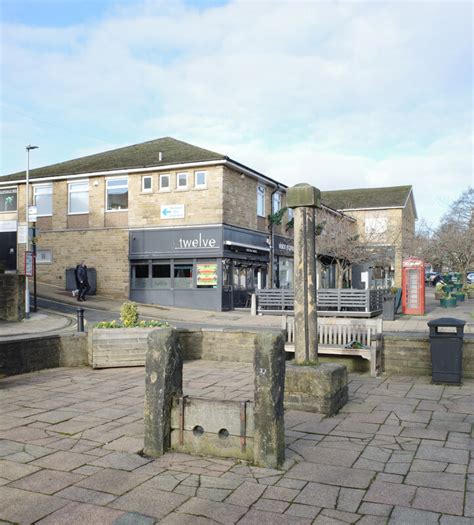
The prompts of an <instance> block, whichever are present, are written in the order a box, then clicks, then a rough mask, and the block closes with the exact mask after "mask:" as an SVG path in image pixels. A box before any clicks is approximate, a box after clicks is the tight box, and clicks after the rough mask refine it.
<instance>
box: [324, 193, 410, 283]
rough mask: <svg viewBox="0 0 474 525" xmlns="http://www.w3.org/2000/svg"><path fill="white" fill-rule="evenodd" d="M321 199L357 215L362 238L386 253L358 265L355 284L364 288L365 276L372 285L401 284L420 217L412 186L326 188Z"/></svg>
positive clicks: (342, 210) (351, 214)
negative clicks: (328, 189) (404, 255)
mask: <svg viewBox="0 0 474 525" xmlns="http://www.w3.org/2000/svg"><path fill="white" fill-rule="evenodd" d="M321 200H322V201H323V202H324V203H325V204H326V205H328V206H330V207H332V208H334V209H336V210H339V211H340V212H342V213H344V214H345V215H348V216H349V217H352V218H354V219H355V220H356V225H357V230H358V233H359V235H360V236H361V238H362V239H364V240H365V241H366V243H367V245H368V246H369V247H370V246H373V247H374V248H378V249H379V252H380V253H383V255H384V256H383V260H380V261H378V262H377V261H375V262H371V263H368V264H365V265H359V267H358V268H354V269H353V272H352V286H353V287H356V288H358V287H364V286H363V285H364V277H365V279H366V281H365V282H366V283H367V285H368V286H369V287H373V286H382V287H384V286H391V285H392V284H393V285H395V286H398V287H400V286H401V280H402V277H401V275H402V259H403V254H404V253H405V252H406V249H407V247H408V246H409V244H410V241H411V240H412V239H413V235H414V233H415V221H416V219H417V213H416V206H415V199H414V196H413V188H412V186H392V187H384V188H360V189H352V190H338V191H323V192H322V193H321ZM381 248H383V250H382V249H381ZM361 277H362V281H361Z"/></svg>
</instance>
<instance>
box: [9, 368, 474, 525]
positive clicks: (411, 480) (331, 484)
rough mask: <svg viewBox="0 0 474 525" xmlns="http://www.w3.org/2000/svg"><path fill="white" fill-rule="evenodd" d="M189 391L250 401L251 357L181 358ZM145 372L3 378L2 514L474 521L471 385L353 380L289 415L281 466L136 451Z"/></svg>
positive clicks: (93, 518) (12, 519) (84, 520)
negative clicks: (317, 406) (346, 393)
mask: <svg viewBox="0 0 474 525" xmlns="http://www.w3.org/2000/svg"><path fill="white" fill-rule="evenodd" d="M184 375H185V393H188V394H193V395H202V396H207V397H221V398H227V399H248V398H249V397H252V388H253V386H252V385H253V377H252V371H251V367H250V365H245V364H234V363H216V362H205V361H194V362H189V363H185V367H184ZM143 393H144V369H143V368H127V369H125V368H124V369H110V370H95V371H93V370H91V369H87V368H83V369H65V368H62V369H54V370H47V371H42V372H39V373H35V374H27V375H22V376H14V377H10V378H7V379H3V380H2V381H0V458H1V459H0V521H1V520H3V521H2V522H6V523H41V524H76V523H77V524H108V523H114V524H118V525H125V524H152V523H162V524H165V525H176V524H197V525H204V524H209V525H210V524H214V525H215V524H216V523H222V524H232V523H239V524H257V523H258V524H259V525H264V524H267V523H268V524H272V525H279V524H311V523H314V524H333V523H334V524H335V523H358V524H384V523H390V524H392V523H393V524H422V523H439V524H443V525H451V524H460V525H464V524H466V525H467V524H472V523H474V433H473V423H474V381H473V380H466V381H465V383H464V385H463V386H462V387H454V386H436V385H431V384H430V382H429V379H428V378H413V377H399V376H397V377H389V378H381V379H380V378H370V377H368V376H360V375H351V376H350V402H349V403H348V405H346V407H345V408H344V409H343V411H342V412H341V413H340V414H339V415H337V416H336V417H333V418H328V419H323V418H322V417H321V416H320V415H317V414H310V413H304V412H295V411H289V412H287V413H286V414H285V425H286V434H287V451H286V457H287V460H286V462H285V465H284V468H283V469H282V470H272V469H262V468H256V467H251V466H247V465H246V464H242V463H236V462H234V461H230V460H222V459H211V458H203V457H195V456H189V455H185V454H176V453H169V454H166V455H165V456H164V457H162V458H160V459H158V460H152V459H150V458H145V457H142V456H141V455H140V454H139V451H140V449H141V448H142V446H143V422H142V411H143Z"/></svg>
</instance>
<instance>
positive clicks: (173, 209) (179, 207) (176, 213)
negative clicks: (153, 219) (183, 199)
mask: <svg viewBox="0 0 474 525" xmlns="http://www.w3.org/2000/svg"><path fill="white" fill-rule="evenodd" d="M160 218H161V219H184V204H168V205H166V204H162V205H161V212H160Z"/></svg>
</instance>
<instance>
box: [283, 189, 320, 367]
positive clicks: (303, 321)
mask: <svg viewBox="0 0 474 525" xmlns="http://www.w3.org/2000/svg"><path fill="white" fill-rule="evenodd" d="M286 195H287V204H288V207H289V208H293V209H294V229H293V231H294V244H295V252H294V288H295V304H294V313H295V362H296V363H308V362H311V363H316V362H317V360H318V334H317V310H316V294H317V292H316V234H315V221H316V208H320V207H321V192H320V191H319V189H318V188H315V187H314V186H310V185H309V184H297V185H296V186H292V187H291V188H289V189H288V191H287V194H286Z"/></svg>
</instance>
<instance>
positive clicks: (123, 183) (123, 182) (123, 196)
mask: <svg viewBox="0 0 474 525" xmlns="http://www.w3.org/2000/svg"><path fill="white" fill-rule="evenodd" d="M120 210H128V179H108V180H107V211H120Z"/></svg>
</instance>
